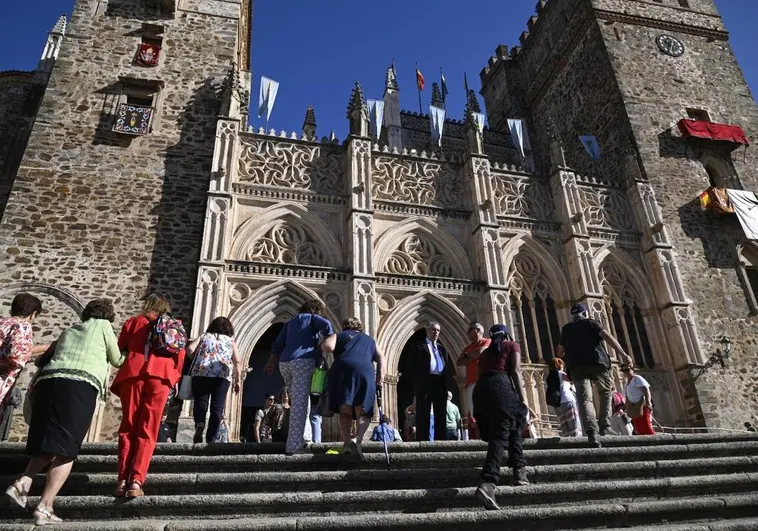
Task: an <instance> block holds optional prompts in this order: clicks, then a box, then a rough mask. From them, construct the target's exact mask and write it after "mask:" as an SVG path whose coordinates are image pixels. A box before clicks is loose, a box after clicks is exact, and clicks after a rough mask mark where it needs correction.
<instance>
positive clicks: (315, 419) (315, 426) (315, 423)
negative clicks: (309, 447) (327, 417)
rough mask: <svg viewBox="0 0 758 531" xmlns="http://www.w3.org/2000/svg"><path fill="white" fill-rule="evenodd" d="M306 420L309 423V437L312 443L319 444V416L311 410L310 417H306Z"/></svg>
mask: <svg viewBox="0 0 758 531" xmlns="http://www.w3.org/2000/svg"><path fill="white" fill-rule="evenodd" d="M308 420H309V421H310V423H311V436H312V437H313V441H312V442H314V443H320V442H321V421H322V418H321V415H317V414H316V413H314V412H313V410H311V415H310V417H308Z"/></svg>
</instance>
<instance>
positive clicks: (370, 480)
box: [0, 456, 758, 496]
mask: <svg viewBox="0 0 758 531" xmlns="http://www.w3.org/2000/svg"><path fill="white" fill-rule="evenodd" d="M528 471H529V479H530V481H531V482H532V483H539V484H544V483H556V482H561V481H580V480H584V481H598V480H611V479H619V480H623V479H642V478H666V477H686V476H698V475H707V474H734V473H748V472H752V473H758V458H755V457H748V456H742V457H740V456H737V457H722V458H707V459H676V460H665V461H637V462H630V463H571V464H562V465H542V466H536V467H532V466H530V467H528ZM480 472H481V468H480V467H468V468H456V469H439V468H419V469H413V470H403V469H400V470H398V469H393V470H382V469H369V470H339V471H317V472H239V473H213V472H208V473H199V474H192V473H176V474H173V473H157V474H151V475H150V482H149V491H150V493H151V494H154V495H157V494H219V493H235V492H247V493H252V492H309V491H321V492H333V491H360V490H369V489H371V490H391V489H409V488H424V487H427V486H429V485H434V486H435V487H436V488H447V487H466V486H472V485H476V483H477V481H478V479H479V474H480ZM502 472H503V475H504V477H507V474H508V473H509V470H508V469H506V468H503V470H502ZM14 478H15V476H0V485H6V484H9V483H11V482H12V481H13V479H14ZM115 483H116V474H115V473H86V472H74V473H73V474H71V476H70V477H69V479H68V481H67V482H66V484H65V485H64V487H63V490H62V491H61V495H64V496H71V495H91V496H96V495H101V496H108V495H110V494H111V492H113V487H114V485H115ZM43 486H44V477H43V476H40V477H39V478H38V479H37V480H36V481H35V484H34V486H33V489H32V494H34V495H39V494H40V493H41V491H42V487H43Z"/></svg>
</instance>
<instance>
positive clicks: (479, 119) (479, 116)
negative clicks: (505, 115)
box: [472, 112, 484, 133]
mask: <svg viewBox="0 0 758 531" xmlns="http://www.w3.org/2000/svg"><path fill="white" fill-rule="evenodd" d="M472 114H473V115H474V120H476V126H477V127H478V128H479V132H480V133H484V114H483V113H480V112H475V113H472Z"/></svg>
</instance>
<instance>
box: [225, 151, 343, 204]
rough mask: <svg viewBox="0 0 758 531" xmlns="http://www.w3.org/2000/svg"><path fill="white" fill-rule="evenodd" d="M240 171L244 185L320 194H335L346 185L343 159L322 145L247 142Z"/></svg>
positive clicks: (240, 161) (240, 158)
mask: <svg viewBox="0 0 758 531" xmlns="http://www.w3.org/2000/svg"><path fill="white" fill-rule="evenodd" d="M238 170H239V172H238V173H239V180H240V181H242V182H250V183H252V184H257V185H262V186H279V187H284V188H299V189H306V190H310V191H313V192H317V193H334V192H335V191H336V190H339V188H340V187H341V186H342V183H343V175H342V174H343V164H342V157H341V156H340V154H339V153H336V152H332V151H331V150H329V149H325V148H324V147H322V146H319V145H305V144H295V143H289V142H282V141H273V142H272V141H269V140H258V139H255V140H254V141H252V142H249V141H248V142H244V143H243V144H242V149H241V153H240V157H239V168H238Z"/></svg>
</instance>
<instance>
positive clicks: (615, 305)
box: [600, 261, 655, 369]
mask: <svg viewBox="0 0 758 531" xmlns="http://www.w3.org/2000/svg"><path fill="white" fill-rule="evenodd" d="M600 277H601V282H602V285H603V293H604V295H605V305H606V313H607V315H608V316H609V317H610V325H611V330H610V332H611V333H612V334H613V335H614V336H615V337H616V339H618V342H619V343H621V346H622V347H624V350H626V352H627V353H628V354H630V355H631V356H632V357H633V358H634V363H635V365H636V366H638V367H645V368H648V369H653V368H655V358H654V357H653V349H652V346H651V344H650V337H649V335H648V332H647V326H646V323H645V316H644V315H643V310H642V308H641V307H640V304H639V296H638V295H637V292H636V290H635V289H634V287H633V286H632V285H631V284H630V282H629V281H628V279H627V277H626V275H625V273H624V272H623V271H622V270H621V268H619V267H618V266H617V265H616V264H615V263H613V262H611V261H606V262H603V265H602V266H601V267H600Z"/></svg>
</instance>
